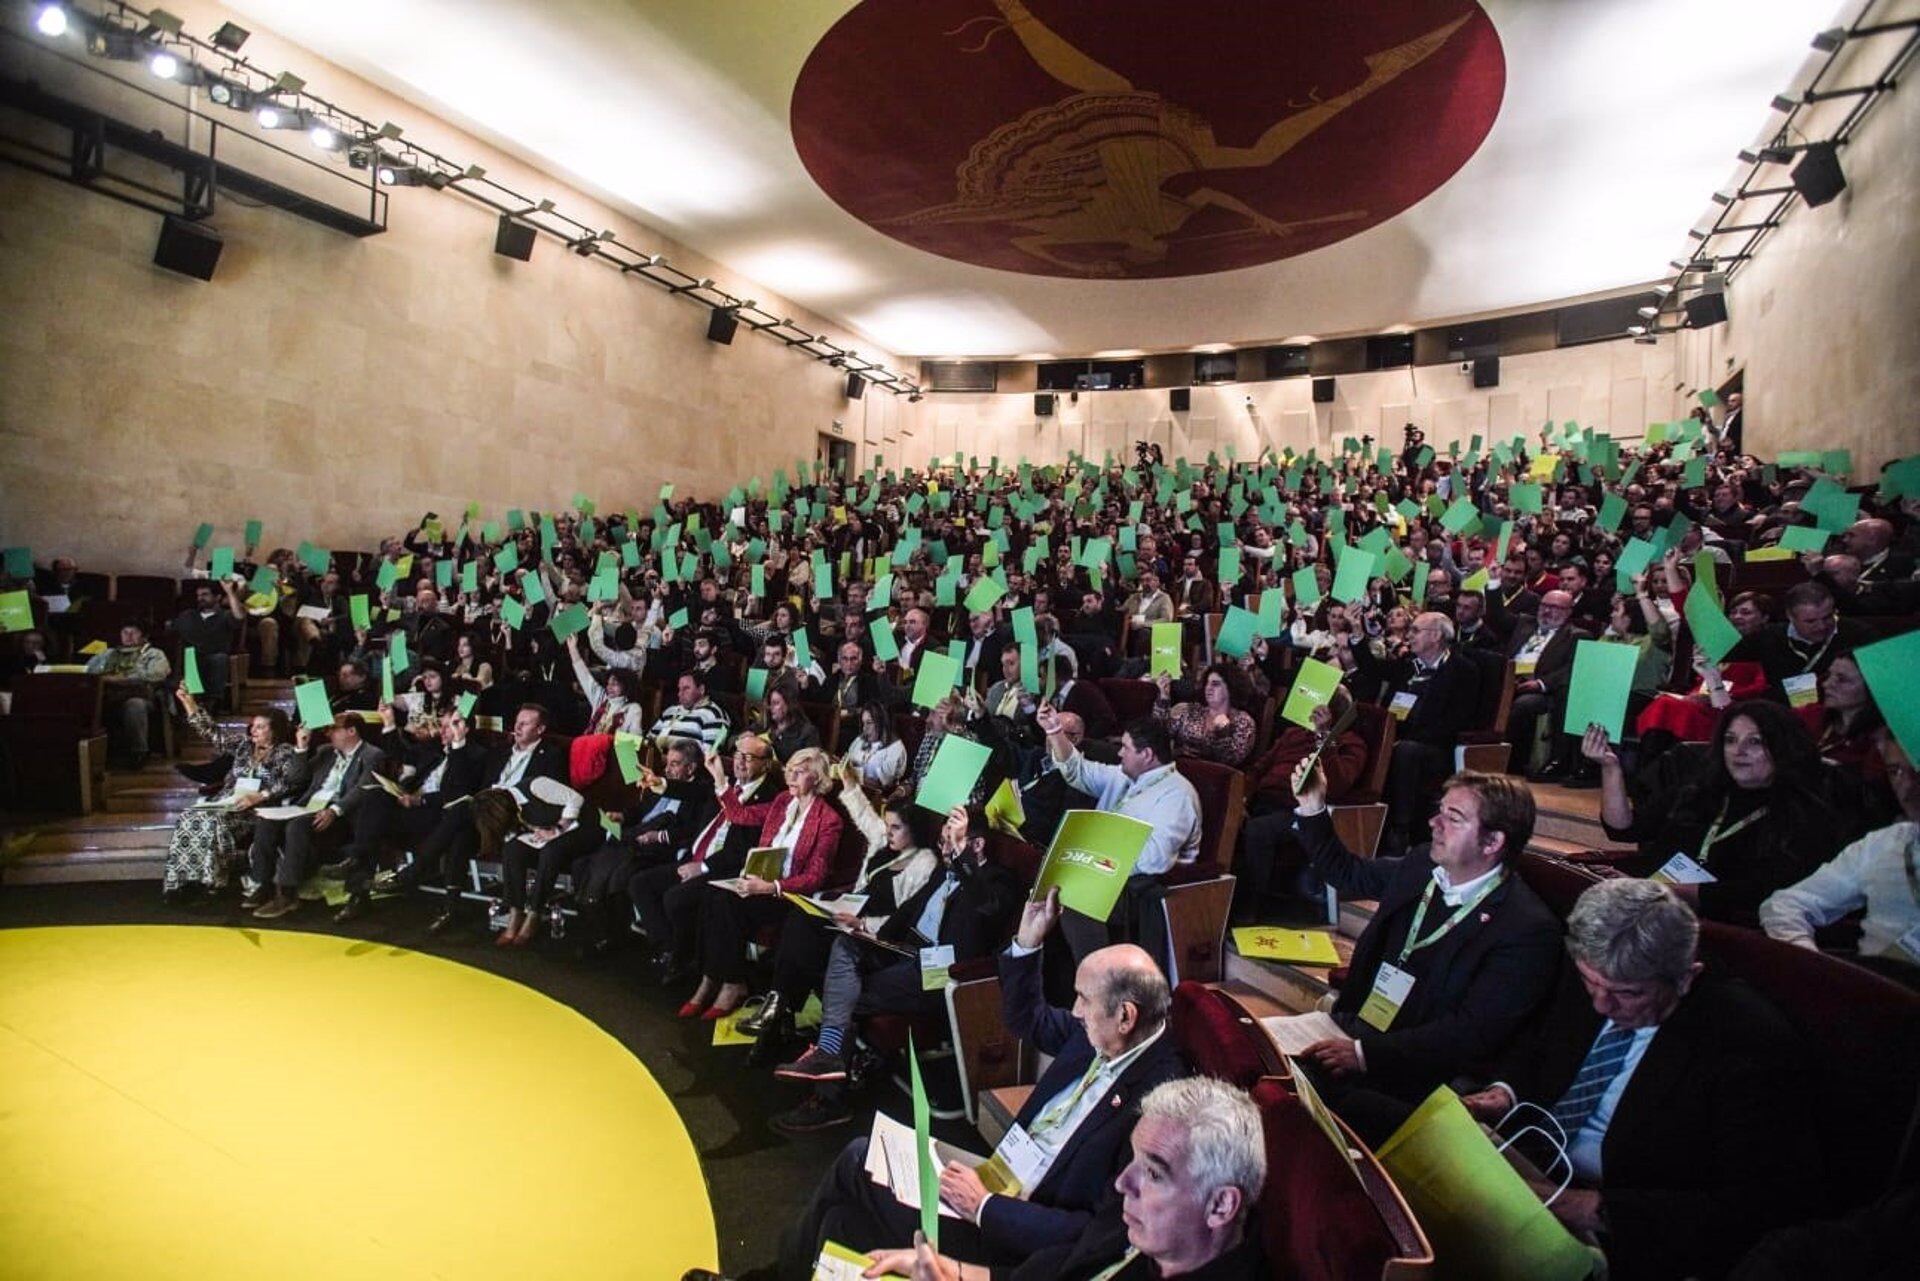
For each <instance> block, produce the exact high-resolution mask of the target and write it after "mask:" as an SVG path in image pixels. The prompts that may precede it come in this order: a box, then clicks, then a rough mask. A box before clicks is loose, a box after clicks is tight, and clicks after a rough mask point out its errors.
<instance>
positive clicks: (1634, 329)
mask: <svg viewBox="0 0 1920 1281" xmlns="http://www.w3.org/2000/svg"><path fill="white" fill-rule="evenodd" d="M1646 313H1647V309H1646V308H1645V307H1642V308H1641V309H1640V314H1641V315H1643V316H1644V315H1646ZM1627 332H1628V333H1630V334H1632V335H1633V336H1634V337H1635V338H1638V337H1639V336H1640V335H1641V334H1644V333H1646V332H1647V327H1646V326H1645V325H1628V326H1627Z"/></svg>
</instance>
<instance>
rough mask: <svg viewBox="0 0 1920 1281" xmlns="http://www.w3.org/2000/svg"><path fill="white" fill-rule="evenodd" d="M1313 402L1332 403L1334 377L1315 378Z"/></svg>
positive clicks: (1320, 403)
mask: <svg viewBox="0 0 1920 1281" xmlns="http://www.w3.org/2000/svg"><path fill="white" fill-rule="evenodd" d="M1313 403H1314V404H1316V405H1331V404H1332V403H1333V379H1331V378H1316V379H1314V380H1313Z"/></svg>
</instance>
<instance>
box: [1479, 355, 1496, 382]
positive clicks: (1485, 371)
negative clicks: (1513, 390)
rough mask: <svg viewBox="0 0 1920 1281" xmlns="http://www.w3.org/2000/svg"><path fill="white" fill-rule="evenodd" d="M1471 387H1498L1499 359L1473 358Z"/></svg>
mask: <svg viewBox="0 0 1920 1281" xmlns="http://www.w3.org/2000/svg"><path fill="white" fill-rule="evenodd" d="M1473 385H1474V386H1475V387H1498V386H1499V385H1500V357H1498V356H1476V357H1474V361H1473Z"/></svg>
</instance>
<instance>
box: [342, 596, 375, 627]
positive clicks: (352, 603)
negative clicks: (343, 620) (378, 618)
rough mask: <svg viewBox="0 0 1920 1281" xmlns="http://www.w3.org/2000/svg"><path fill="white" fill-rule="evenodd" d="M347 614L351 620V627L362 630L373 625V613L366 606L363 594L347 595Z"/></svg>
mask: <svg viewBox="0 0 1920 1281" xmlns="http://www.w3.org/2000/svg"><path fill="white" fill-rule="evenodd" d="M347 616H348V617H349V618H350V619H352V620H353V629H354V630H355V631H358V632H364V631H366V630H367V629H368V628H370V627H372V626H373V614H372V611H371V610H370V609H368V607H367V598H366V597H365V596H349V597H347Z"/></svg>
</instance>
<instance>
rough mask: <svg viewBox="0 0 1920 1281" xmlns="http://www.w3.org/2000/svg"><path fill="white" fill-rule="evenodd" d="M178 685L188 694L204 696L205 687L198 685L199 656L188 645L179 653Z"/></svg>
mask: <svg viewBox="0 0 1920 1281" xmlns="http://www.w3.org/2000/svg"><path fill="white" fill-rule="evenodd" d="M180 684H181V685H182V686H184V687H185V689H186V691H187V693H189V694H204V693H206V692H207V687H206V686H205V685H202V684H201V683H200V655H199V654H197V653H195V652H194V648H193V646H191V645H189V646H187V647H186V648H185V649H184V650H182V651H181V653H180Z"/></svg>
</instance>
